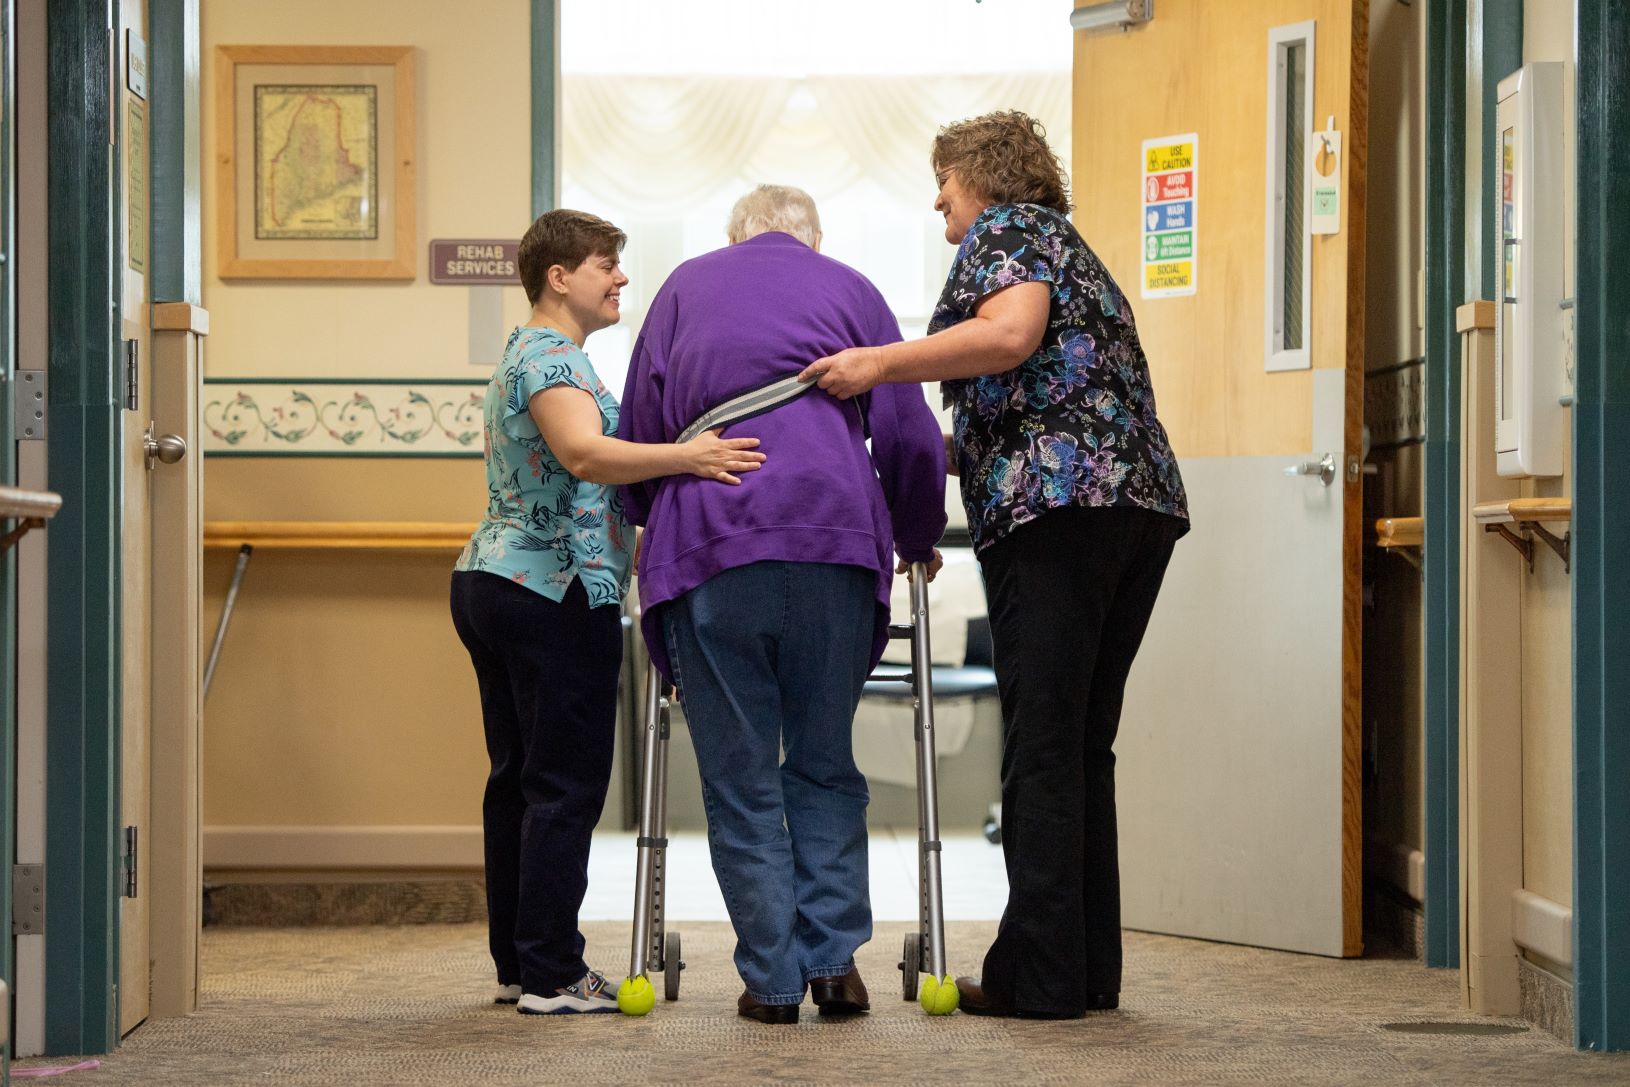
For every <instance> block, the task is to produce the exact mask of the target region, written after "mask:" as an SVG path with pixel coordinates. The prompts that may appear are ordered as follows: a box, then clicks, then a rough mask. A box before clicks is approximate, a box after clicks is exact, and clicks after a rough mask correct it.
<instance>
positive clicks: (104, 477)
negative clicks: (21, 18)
mask: <svg viewBox="0 0 1630 1087" xmlns="http://www.w3.org/2000/svg"><path fill="white" fill-rule="evenodd" d="M118 25H119V23H118V12H117V6H116V0H113V2H110V0H53V2H52V3H51V4H50V5H48V7H47V11H46V33H47V38H48V41H49V60H48V63H47V75H46V79H47V86H48V91H47V96H48V121H47V130H48V139H49V141H50V147H51V162H50V169H49V175H48V181H47V187H48V190H49V199H50V214H49V217H48V224H47V235H48V241H47V246H48V252H49V261H50V270H49V283H50V292H51V310H50V336H51V347H50V353H49V356H48V362H47V366H48V375H47V379H46V380H47V383H48V387H49V389H50V404H49V407H48V409H47V416H46V441H47V450H48V456H49V458H50V463H51V487H52V489H53V490H54V491H56V492H57V493H59V494H61V495H62V512H61V513H59V514H58V515H57V517H56V519H55V520H54V521H53V522H52V525H51V534H50V538H49V541H50V542H49V544H48V549H47V562H48V563H49V565H50V572H49V575H48V577H47V582H46V592H47V594H48V604H47V612H46V621H47V624H48V629H49V634H48V640H47V643H46V697H47V699H48V703H49V708H48V710H47V716H46V753H45V759H46V892H45V893H46V900H47V901H48V902H49V903H50V904H51V906H50V917H49V920H50V923H49V924H48V925H47V926H46V931H45V963H46V1007H45V1044H46V1051H47V1052H48V1053H54V1054H67V1053H103V1052H107V1051H108V1050H111V1049H112V1048H113V1047H114V1046H115V1045H117V1044H118V1040H119V1032H118V1026H117V1021H118V1020H117V1013H118V997H117V986H118V979H119V969H118V921H119V910H118V883H117V880H116V879H115V875H114V873H115V870H116V868H117V865H118V859H119V849H118V835H117V829H116V828H117V825H118V820H119V788H118V783H119V772H118V771H119V756H118V743H119V690H120V683H119V675H120V673H119V665H120V659H119V635H118V632H119V618H120V616H119V610H120V609H119V505H120V502H119V496H120V486H121V476H122V471H123V468H122V458H121V457H120V456H119V438H120V425H121V420H120V402H121V397H120V395H119V386H120V381H119V380H118V378H119V375H118V366H117V363H116V359H117V352H116V351H115V344H116V343H117V340H118V330H119V327H120V321H121V316H122V315H121V314H120V313H119V312H118V310H117V304H118V296H117V294H116V293H115V291H114V284H115V282H116V279H115V274H114V273H115V271H116V268H115V262H116V258H117V254H118V253H119V236H118V230H119V223H118V219H117V216H116V215H115V214H114V209H115V208H116V207H117V206H118V204H117V201H116V195H117V194H116V189H115V186H116V185H117V184H118V183H119V179H118V178H117V176H116V174H117V172H116V171H115V170H114V169H113V163H114V162H115V161H116V160H115V159H114V157H113V153H114V150H115V148H114V147H112V146H110V144H109V141H108V134H109V132H110V131H111V127H110V126H111V125H112V124H113V123H114V121H115V119H116V118H113V117H110V107H111V103H110V101H109V90H110V84H111V82H112V78H113V75H114V73H113V71H112V66H113V65H114V64H115V62H116V57H115V56H113V55H112V50H111V48H110V46H111V43H112V41H113V36H112V34H111V33H110V31H109V28H110V27H115V26H118Z"/></svg>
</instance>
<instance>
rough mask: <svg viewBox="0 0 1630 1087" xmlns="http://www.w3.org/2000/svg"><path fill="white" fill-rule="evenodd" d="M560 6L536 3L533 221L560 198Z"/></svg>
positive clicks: (554, 0) (552, 0) (551, 1)
mask: <svg viewBox="0 0 1630 1087" xmlns="http://www.w3.org/2000/svg"><path fill="white" fill-rule="evenodd" d="M559 108H560V3H559V0H532V217H533V218H534V219H536V218H537V217H538V216H540V215H542V214H543V213H544V212H546V211H550V210H552V209H553V208H554V207H555V201H557V200H558V199H559V198H560V192H559V180H560V125H559V124H558V123H557V121H558V119H559V118H558V110H559Z"/></svg>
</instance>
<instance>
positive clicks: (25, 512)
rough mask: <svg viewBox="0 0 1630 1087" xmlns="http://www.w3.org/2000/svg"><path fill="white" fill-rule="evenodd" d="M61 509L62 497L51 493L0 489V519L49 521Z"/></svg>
mask: <svg viewBox="0 0 1630 1087" xmlns="http://www.w3.org/2000/svg"><path fill="white" fill-rule="evenodd" d="M61 508H62V496H61V495H60V494H54V493H52V492H51V491H25V490H23V489H22V488H21V487H0V517H38V518H40V519H42V520H46V521H49V520H50V519H51V518H53V517H55V516H56V515H57V511H58V510H60V509H61Z"/></svg>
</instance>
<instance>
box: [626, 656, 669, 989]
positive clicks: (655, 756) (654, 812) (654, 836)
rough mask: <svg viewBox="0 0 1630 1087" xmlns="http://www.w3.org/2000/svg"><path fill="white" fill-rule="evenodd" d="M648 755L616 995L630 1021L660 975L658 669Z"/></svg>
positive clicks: (663, 717)
mask: <svg viewBox="0 0 1630 1087" xmlns="http://www.w3.org/2000/svg"><path fill="white" fill-rule="evenodd" d="M643 735H644V739H645V750H644V755H643V757H642V758H641V760H640V762H641V773H640V833H639V837H638V838H637V839H636V845H637V846H638V860H637V862H636V866H635V869H634V942H633V948H632V952H631V954H630V956H629V962H628V977H627V978H625V979H624V980H623V983H622V985H621V986H619V987H618V990H617V1006H618V1007H619V1008H621V1009H622V1010H623V1012H624V1013H625V1014H627V1015H645V1014H646V1013H647V1012H649V1011H650V1010H651V1009H652V1008H653V1007H654V1006H655V1004H656V990H655V989H653V988H652V986H651V979H650V976H649V974H650V971H651V970H653V969H654V970H661V969H663V967H664V963H663V961H662V927H663V916H662V914H663V911H662V876H663V870H664V868H665V867H666V861H667V849H668V839H667V822H668V813H667V791H668V790H667V786H668V782H667V777H668V700H667V699H666V698H664V697H662V675H661V673H659V672H658V671H657V667H656V665H655V664H652V665H650V666H649V667H648V668H647V669H646V672H645V724H644V732H643Z"/></svg>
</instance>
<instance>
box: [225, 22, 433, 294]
mask: <svg viewBox="0 0 1630 1087" xmlns="http://www.w3.org/2000/svg"><path fill="white" fill-rule="evenodd" d="M413 57H414V51H413V47H412V46H406V45H375V46H350V45H221V46H217V47H216V50H215V61H216V63H215V88H216V98H215V133H216V155H215V167H216V178H215V187H216V196H217V201H216V202H217V215H216V224H217V237H216V247H217V253H218V258H219V267H218V269H217V273H216V274H217V275H219V276H220V277H221V278H222V279H413V278H415V275H416V266H415V260H416V257H417V251H416V249H415V244H414V226H415V221H416V211H417V203H416V198H415V187H414V177H415V159H414V134H415V128H414V108H413V107H414V70H413Z"/></svg>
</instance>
